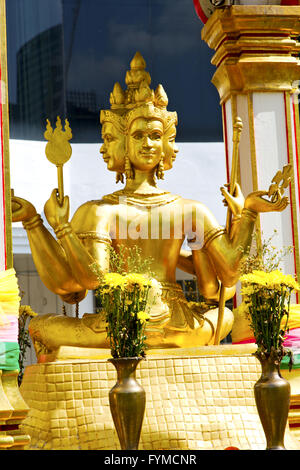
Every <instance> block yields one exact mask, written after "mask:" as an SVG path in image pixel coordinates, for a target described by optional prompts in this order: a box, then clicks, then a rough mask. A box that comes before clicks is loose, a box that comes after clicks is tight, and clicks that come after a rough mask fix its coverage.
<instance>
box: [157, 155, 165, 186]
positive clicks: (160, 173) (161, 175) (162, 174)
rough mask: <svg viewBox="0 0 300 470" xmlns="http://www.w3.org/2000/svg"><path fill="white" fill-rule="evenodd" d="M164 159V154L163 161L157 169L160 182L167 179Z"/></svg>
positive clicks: (161, 160)
mask: <svg viewBox="0 0 300 470" xmlns="http://www.w3.org/2000/svg"><path fill="white" fill-rule="evenodd" d="M164 157H165V155H164V154H162V156H161V159H160V161H159V164H158V165H157V168H156V176H157V179H159V180H163V179H164V177H165V171H164Z"/></svg>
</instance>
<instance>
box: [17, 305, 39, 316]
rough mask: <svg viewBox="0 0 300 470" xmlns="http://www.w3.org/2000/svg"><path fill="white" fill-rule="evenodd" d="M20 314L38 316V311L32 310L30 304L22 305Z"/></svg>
mask: <svg viewBox="0 0 300 470" xmlns="http://www.w3.org/2000/svg"><path fill="white" fill-rule="evenodd" d="M19 315H20V316H21V315H28V316H29V317H36V316H37V313H36V312H34V311H33V310H32V308H31V307H30V306H29V305H20V308H19Z"/></svg>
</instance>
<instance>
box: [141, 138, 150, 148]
mask: <svg viewBox="0 0 300 470" xmlns="http://www.w3.org/2000/svg"><path fill="white" fill-rule="evenodd" d="M143 147H146V148H148V147H151V139H150V138H149V137H148V136H145V137H144V138H143Z"/></svg>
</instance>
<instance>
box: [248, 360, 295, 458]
mask: <svg viewBox="0 0 300 470" xmlns="http://www.w3.org/2000/svg"><path fill="white" fill-rule="evenodd" d="M255 355H256V357H257V358H258V359H259V361H260V363H261V366H262V374H261V377H260V379H259V380H258V381H257V382H256V384H255V385H254V396H255V402H256V406H257V410H258V414H259V417H260V421H261V423H262V426H263V429H264V433H265V436H266V441H267V447H266V450H285V447H284V434H285V429H286V425H287V419H288V413H289V406H290V394H291V389H290V384H289V382H288V381H287V380H285V379H284V378H283V377H282V376H281V374H280V362H281V358H278V357H276V354H273V353H271V354H255Z"/></svg>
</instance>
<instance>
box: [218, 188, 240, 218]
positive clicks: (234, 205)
mask: <svg viewBox="0 0 300 470" xmlns="http://www.w3.org/2000/svg"><path fill="white" fill-rule="evenodd" d="M228 186H229V185H228V184H225V185H224V186H222V187H221V188H220V190H221V193H222V195H223V196H224V199H223V203H224V205H225V206H229V208H230V210H231V212H232V214H233V215H240V214H241V213H242V210H243V208H244V203H245V198H244V196H243V193H242V190H241V188H240V185H239V184H238V183H236V184H235V187H234V191H233V195H231V194H230V193H229V192H228V190H227V189H225V187H228Z"/></svg>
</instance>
